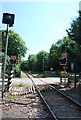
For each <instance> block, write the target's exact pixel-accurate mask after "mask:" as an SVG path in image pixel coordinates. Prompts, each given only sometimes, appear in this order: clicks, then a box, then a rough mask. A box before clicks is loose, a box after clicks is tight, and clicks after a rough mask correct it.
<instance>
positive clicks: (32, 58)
mask: <svg viewBox="0 0 81 120" xmlns="http://www.w3.org/2000/svg"><path fill="white" fill-rule="evenodd" d="M36 64H37V56H36V55H29V57H28V70H29V71H34V72H35V71H36Z"/></svg>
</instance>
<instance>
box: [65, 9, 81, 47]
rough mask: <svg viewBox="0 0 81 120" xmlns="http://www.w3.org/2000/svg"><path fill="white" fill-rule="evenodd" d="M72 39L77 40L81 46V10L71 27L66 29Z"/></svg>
mask: <svg viewBox="0 0 81 120" xmlns="http://www.w3.org/2000/svg"><path fill="white" fill-rule="evenodd" d="M66 31H67V34H68V36H69V37H70V39H72V40H74V41H76V42H77V43H78V45H79V47H80V45H81V11H79V17H77V18H76V19H75V20H73V21H72V23H71V27H70V28H69V29H66Z"/></svg>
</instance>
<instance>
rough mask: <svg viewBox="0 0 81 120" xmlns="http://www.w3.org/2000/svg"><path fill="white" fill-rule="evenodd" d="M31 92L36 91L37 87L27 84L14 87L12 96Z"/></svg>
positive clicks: (11, 92) (11, 91)
mask: <svg viewBox="0 0 81 120" xmlns="http://www.w3.org/2000/svg"><path fill="white" fill-rule="evenodd" d="M31 93H34V94H35V93H36V92H35V87H34V86H33V85H30V86H26V87H12V88H11V90H10V94H11V95H12V96H15V95H25V94H31Z"/></svg>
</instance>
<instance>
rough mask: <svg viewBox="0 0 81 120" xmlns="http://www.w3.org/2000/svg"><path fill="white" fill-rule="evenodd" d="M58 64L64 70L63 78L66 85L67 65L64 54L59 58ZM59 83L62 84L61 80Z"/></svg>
mask: <svg viewBox="0 0 81 120" xmlns="http://www.w3.org/2000/svg"><path fill="white" fill-rule="evenodd" d="M59 63H60V65H61V66H63V69H64V73H62V74H63V76H64V83H66V65H67V63H68V62H67V53H64V54H62V56H61V58H60V59H59ZM60 82H61V83H62V78H61V79H60Z"/></svg>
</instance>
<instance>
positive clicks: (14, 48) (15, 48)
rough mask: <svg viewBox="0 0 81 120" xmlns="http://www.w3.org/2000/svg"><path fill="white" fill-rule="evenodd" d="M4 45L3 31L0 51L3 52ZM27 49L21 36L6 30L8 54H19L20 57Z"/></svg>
mask: <svg viewBox="0 0 81 120" xmlns="http://www.w3.org/2000/svg"><path fill="white" fill-rule="evenodd" d="M5 45H6V33H4V35H3V37H2V52H5ZM26 51H27V47H26V46H25V42H24V41H23V40H22V39H21V37H20V36H19V35H18V34H16V33H14V31H12V30H9V32H8V52H7V54H8V56H17V57H18V56H20V58H21V57H22V56H23V57H24V56H25V54H26Z"/></svg>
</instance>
